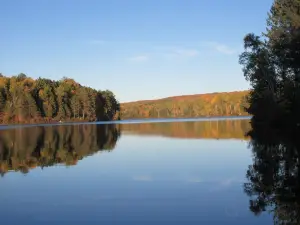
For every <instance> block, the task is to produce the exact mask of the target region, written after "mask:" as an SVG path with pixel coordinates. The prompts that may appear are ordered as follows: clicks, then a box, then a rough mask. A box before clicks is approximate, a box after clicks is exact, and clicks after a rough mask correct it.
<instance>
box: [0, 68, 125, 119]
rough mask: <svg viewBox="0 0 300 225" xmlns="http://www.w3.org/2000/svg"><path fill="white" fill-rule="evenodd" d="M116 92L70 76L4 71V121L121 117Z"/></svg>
mask: <svg viewBox="0 0 300 225" xmlns="http://www.w3.org/2000/svg"><path fill="white" fill-rule="evenodd" d="M119 109H120V105H119V103H118V101H117V100H116V98H115V96H114V94H113V93H112V92H111V91H109V90H106V91H97V90H95V89H92V88H89V87H85V86H82V85H80V84H78V83H77V82H75V81H74V80H73V79H70V78H66V77H65V78H63V79H61V80H59V81H53V80H49V79H45V78H38V79H36V80H34V79H32V78H30V77H27V76H26V75H25V74H22V73H21V74H19V75H17V76H12V77H5V76H3V75H2V74H0V123H5V124H6V123H37V122H51V121H59V120H62V121H70V120H82V121H96V120H114V119H119V118H118V117H119Z"/></svg>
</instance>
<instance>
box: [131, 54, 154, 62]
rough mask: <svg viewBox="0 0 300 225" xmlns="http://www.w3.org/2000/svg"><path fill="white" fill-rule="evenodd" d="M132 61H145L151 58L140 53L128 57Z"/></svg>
mask: <svg viewBox="0 0 300 225" xmlns="http://www.w3.org/2000/svg"><path fill="white" fill-rule="evenodd" d="M128 60H129V61H131V62H145V61H148V60H149V57H148V56H146V55H138V56H133V57H130V58H128Z"/></svg>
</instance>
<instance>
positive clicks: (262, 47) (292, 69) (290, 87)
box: [240, 0, 300, 124]
mask: <svg viewBox="0 0 300 225" xmlns="http://www.w3.org/2000/svg"><path fill="white" fill-rule="evenodd" d="M299 9H300V2H299V0H275V1H274V3H273V5H272V8H271V10H270V13H269V17H268V20H267V32H266V33H265V34H263V36H262V37H259V36H256V35H254V34H248V35H247V36H246V37H245V38H244V46H245V52H244V53H242V54H241V56H240V63H241V64H242V66H243V71H244V76H245V78H246V79H247V80H248V81H250V84H251V86H252V91H251V93H250V95H249V98H248V102H249V107H248V108H247V109H246V110H247V111H248V112H249V113H250V114H252V115H254V117H256V121H258V120H259V121H264V122H267V123H269V124H276V123H277V124H284V123H285V124H286V123H298V122H299V119H300V118H299V116H298V115H299V113H300V64H299V61H300V26H299V25H300V11H299ZM286 119H288V120H289V121H286V122H282V123H280V122H278V121H283V120H286Z"/></svg>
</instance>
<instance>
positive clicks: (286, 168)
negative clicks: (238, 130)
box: [244, 126, 300, 224]
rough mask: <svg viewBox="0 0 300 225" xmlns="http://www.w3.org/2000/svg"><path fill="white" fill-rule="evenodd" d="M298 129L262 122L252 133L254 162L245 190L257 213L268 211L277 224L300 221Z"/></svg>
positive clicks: (248, 172) (253, 210)
mask: <svg viewBox="0 0 300 225" xmlns="http://www.w3.org/2000/svg"><path fill="white" fill-rule="evenodd" d="M299 134H300V132H299V130H293V131H292V130H289V131H280V130H273V129H271V128H267V127H263V126H259V127H254V129H253V130H252V131H251V132H250V133H249V136H250V137H251V141H250V147H251V148H252V152H253V164H252V165H250V166H249V169H248V171H247V174H246V177H247V179H248V182H247V183H245V184H244V191H245V193H246V194H247V195H248V196H249V197H250V202H249V203H250V206H249V208H250V210H251V211H252V212H253V213H254V214H255V215H261V213H262V212H264V211H267V212H271V213H272V214H273V220H274V224H299V223H300V139H299Z"/></svg>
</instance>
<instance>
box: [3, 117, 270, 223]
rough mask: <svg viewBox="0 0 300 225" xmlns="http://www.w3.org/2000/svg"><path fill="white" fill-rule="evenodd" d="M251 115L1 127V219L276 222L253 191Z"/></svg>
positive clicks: (49, 221)
mask: <svg viewBox="0 0 300 225" xmlns="http://www.w3.org/2000/svg"><path fill="white" fill-rule="evenodd" d="M249 129H250V125H249V121H248V120H246V119H245V120H223V121H196V122H195V121H185V122H175V121H172V122H169V123H138V124H100V125H99V124H98V125H97V124H85V125H83V124H80V125H62V126H32V127H25V128H22V127H18V128H12V129H1V130H0V172H1V174H2V177H0V218H1V224H8V225H14V224H16V225H23V224H31V225H40V224H41V225H42V224H49V225H50V224H51V225H53V224H62V225H65V224H72V225H79V224H80V225H81V224H112V225H113V224H139V225H143V224H145V225H146V224H164V225H166V224H184V225H185V224H187V225H188V224H197V225H198V224H205V225H206V224H212V225H213V224H231V225H234V224H236V225H240V224H243V225H245V224H264V225H265V224H273V215H272V214H269V213H268V212H263V213H261V214H260V215H259V216H255V215H254V213H253V212H251V210H250V209H249V206H250V203H249V200H250V197H249V196H248V195H247V194H246V193H245V187H244V184H246V183H249V182H250V181H249V180H248V179H247V177H246V175H247V170H248V166H249V165H252V164H253V160H254V159H253V153H252V149H251V148H249V147H248V145H249V139H248V138H245V136H244V134H245V133H246V132H247V131H249Z"/></svg>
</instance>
